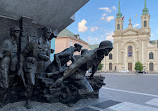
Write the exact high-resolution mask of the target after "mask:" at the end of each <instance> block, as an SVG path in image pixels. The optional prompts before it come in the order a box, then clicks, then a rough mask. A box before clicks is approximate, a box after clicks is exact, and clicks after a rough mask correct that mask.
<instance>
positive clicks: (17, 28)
mask: <svg viewBox="0 0 158 111" xmlns="http://www.w3.org/2000/svg"><path fill="white" fill-rule="evenodd" d="M10 30H11V31H20V28H19V27H18V26H15V27H12V28H11V29H10Z"/></svg>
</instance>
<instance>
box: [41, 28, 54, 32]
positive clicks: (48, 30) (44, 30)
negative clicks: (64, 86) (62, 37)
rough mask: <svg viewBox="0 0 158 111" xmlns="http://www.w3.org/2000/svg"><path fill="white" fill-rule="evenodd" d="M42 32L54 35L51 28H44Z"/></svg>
mask: <svg viewBox="0 0 158 111" xmlns="http://www.w3.org/2000/svg"><path fill="white" fill-rule="evenodd" d="M42 31H43V32H50V33H52V29H51V28H50V27H43V28H42Z"/></svg>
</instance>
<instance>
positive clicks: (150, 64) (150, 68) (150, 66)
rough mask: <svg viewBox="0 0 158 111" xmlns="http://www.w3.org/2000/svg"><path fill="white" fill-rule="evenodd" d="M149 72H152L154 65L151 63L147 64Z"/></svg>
mask: <svg viewBox="0 0 158 111" xmlns="http://www.w3.org/2000/svg"><path fill="white" fill-rule="evenodd" d="M149 71H154V64H153V63H152V62H151V63H149Z"/></svg>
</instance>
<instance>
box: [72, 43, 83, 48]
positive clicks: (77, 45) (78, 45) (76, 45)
mask: <svg viewBox="0 0 158 111" xmlns="http://www.w3.org/2000/svg"><path fill="white" fill-rule="evenodd" d="M74 46H75V47H80V48H82V45H80V44H77V43H76V44H74Z"/></svg>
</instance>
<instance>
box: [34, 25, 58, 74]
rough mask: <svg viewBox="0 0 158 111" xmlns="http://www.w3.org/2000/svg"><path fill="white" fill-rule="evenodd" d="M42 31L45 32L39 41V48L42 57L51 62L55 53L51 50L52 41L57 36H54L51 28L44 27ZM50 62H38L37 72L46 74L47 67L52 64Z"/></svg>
mask: <svg viewBox="0 0 158 111" xmlns="http://www.w3.org/2000/svg"><path fill="white" fill-rule="evenodd" d="M42 31H43V35H42V37H39V39H38V47H39V48H40V49H41V55H46V56H47V57H48V60H49V58H50V54H51V53H53V50H51V49H50V40H51V39H53V38H56V36H54V34H53V33H52V30H51V28H49V27H43V28H42ZM48 62H50V61H47V62H46V61H43V60H40V61H38V68H37V72H38V73H41V72H44V71H45V69H46V67H47V64H50V63H48Z"/></svg>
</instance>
